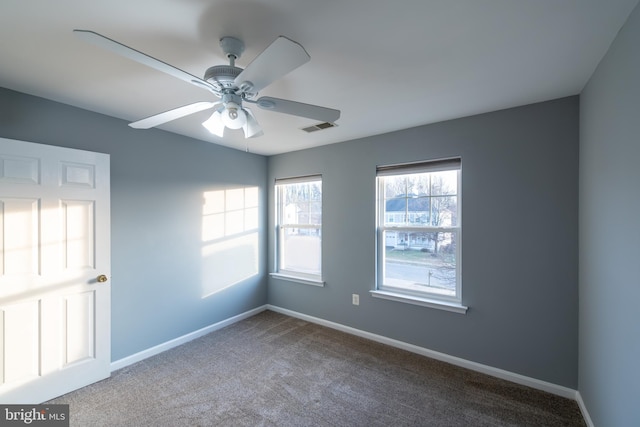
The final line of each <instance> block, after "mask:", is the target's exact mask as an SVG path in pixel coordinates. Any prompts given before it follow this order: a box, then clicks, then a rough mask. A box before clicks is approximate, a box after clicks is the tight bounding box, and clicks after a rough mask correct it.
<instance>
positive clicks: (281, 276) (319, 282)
mask: <svg viewBox="0 0 640 427" xmlns="http://www.w3.org/2000/svg"><path fill="white" fill-rule="evenodd" d="M269 276H271V277H273V278H274V279H281V280H287V281H289V282H297V283H302V284H303V285H310V286H318V287H320V288H323V287H324V281H323V280H318V279H309V278H306V277H298V276H291V275H289V274H282V273H269Z"/></svg>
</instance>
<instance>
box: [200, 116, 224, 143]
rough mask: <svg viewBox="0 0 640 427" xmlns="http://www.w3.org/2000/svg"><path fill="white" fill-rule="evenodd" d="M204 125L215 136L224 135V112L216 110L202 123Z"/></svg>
mask: <svg viewBox="0 0 640 427" xmlns="http://www.w3.org/2000/svg"><path fill="white" fill-rule="evenodd" d="M202 126H204V127H205V128H207V130H208V131H209V132H211V133H212V134H214V135H215V136H219V137H220V138H222V137H223V136H224V123H222V114H220V111H219V110H216V111H214V112H213V114H212V115H211V117H209V119H208V120H206V121H205V122H203V123H202Z"/></svg>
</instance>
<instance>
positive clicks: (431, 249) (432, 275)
mask: <svg viewBox="0 0 640 427" xmlns="http://www.w3.org/2000/svg"><path fill="white" fill-rule="evenodd" d="M460 173H461V160H460V159H459V158H458V159H446V160H438V161H432V162H422V163H411V164H402V165H392V166H379V167H378V168H377V194H378V197H377V203H378V212H377V257H378V258H377V260H378V267H377V268H378V271H377V287H376V291H374V292H373V294H374V296H380V297H385V296H388V297H390V299H397V300H402V301H407V302H414V303H418V304H420V303H423V304H422V305H429V306H432V305H435V306H440V305H445V306H450V307H452V306H456V307H459V308H461V309H462V308H463V309H465V310H466V308H464V307H462V306H461V305H460V303H461V277H460V252H461V247H460V243H461V221H460V219H461V218H460V183H461V179H460ZM432 302H434V303H435V304H432ZM454 311H464V310H454Z"/></svg>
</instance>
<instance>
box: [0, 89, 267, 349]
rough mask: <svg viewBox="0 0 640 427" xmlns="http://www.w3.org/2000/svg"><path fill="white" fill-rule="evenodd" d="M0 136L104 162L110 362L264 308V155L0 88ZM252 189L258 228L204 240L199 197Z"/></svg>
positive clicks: (201, 208)
mask: <svg viewBox="0 0 640 427" xmlns="http://www.w3.org/2000/svg"><path fill="white" fill-rule="evenodd" d="M0 136H1V137H4V138H11V139H19V140H24V141H31V142H38V143H43V144H49V145H58V146H63V147H70V148H78V149H83V150H90V151H97V152H102V153H108V154H110V155H111V225H112V231H111V235H112V247H111V252H112V276H113V277H112V280H111V284H112V360H114V361H115V360H118V359H120V358H123V357H125V356H128V355H131V354H134V353H136V352H139V351H142V350H145V349H148V348H150V347H153V346H154V345H158V344H161V343H164V342H166V341H168V340H171V339H173V338H176V337H179V336H182V335H184V334H186V333H189V332H192V331H194V330H197V329H199V328H202V327H205V326H208V325H211V324H213V323H216V322H218V321H221V320H224V319H227V318H229V317H232V316H234V315H237V314H240V313H243V312H245V311H247V310H250V309H252V308H255V307H258V306H261V305H264V304H266V302H267V291H266V279H265V274H266V248H267V246H266V232H265V224H266V213H265V206H266V200H267V198H266V197H267V190H266V187H265V179H266V166H267V161H266V158H265V157H262V156H257V155H252V154H247V153H244V152H241V151H237V150H232V149H228V148H224V147H221V146H217V145H214V144H209V143H206V142H202V141H196V140H192V139H187V138H184V137H180V136H177V135H175V134H171V133H167V132H163V131H159V130H149V131H136V130H133V129H130V128H129V127H128V126H127V123H126V122H124V121H122V120H117V119H114V118H110V117H107V116H103V115H99V114H95V113H92V112H89V111H85V110H81V109H77V108H73V107H70V106H67V105H63V104H59V103H55V102H52V101H47V100H44V99H41V98H35V97H32V96H28V95H25V94H21V93H18V92H13V91H9V90H6V89H1V88H0ZM255 187H257V188H258V191H259V204H260V206H259V208H260V209H259V211H260V213H259V214H258V220H259V227H258V229H257V230H253V231H249V232H247V233H242V234H239V235H234V236H228V237H226V238H216V239H213V240H210V241H207V242H203V195H204V193H205V192H215V191H221V192H224V191H225V190H233V189H238V188H255ZM252 215H253V213H252ZM203 251H204V254H203ZM221 265H224V266H227V267H228V269H227V270H223V269H220V268H219V267H220V266H221ZM219 272H220V273H219ZM245 277H246V279H245V280H242V281H240V282H239V283H237V284H235V285H233V286H229V287H227V288H226V289H224V290H221V291H219V292H217V293H214V294H212V295H209V296H206V295H207V294H209V293H210V292H211V291H212V290H216V289H218V288H221V287H223V286H225V285H228V284H231V283H233V282H234V281H236V280H237V279H242V278H245Z"/></svg>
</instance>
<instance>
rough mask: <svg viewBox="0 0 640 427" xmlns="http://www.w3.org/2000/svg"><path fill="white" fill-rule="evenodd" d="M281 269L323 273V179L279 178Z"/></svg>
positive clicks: (307, 275) (293, 272) (298, 273)
mask: <svg viewBox="0 0 640 427" xmlns="http://www.w3.org/2000/svg"><path fill="white" fill-rule="evenodd" d="M276 195H277V229H278V232H277V237H276V240H277V243H276V244H277V247H278V251H277V254H278V255H277V256H278V260H277V271H278V272H280V273H284V274H288V275H294V276H300V277H303V278H318V279H319V278H320V277H321V276H322V250H321V249H322V179H321V177H320V176H312V177H304V178H292V179H283V180H277V181H276Z"/></svg>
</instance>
